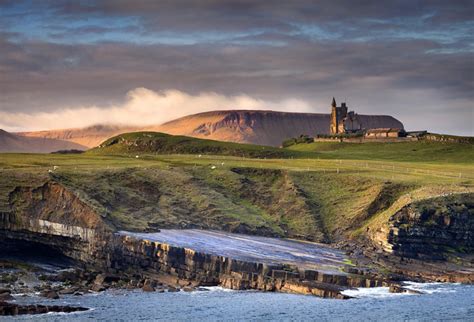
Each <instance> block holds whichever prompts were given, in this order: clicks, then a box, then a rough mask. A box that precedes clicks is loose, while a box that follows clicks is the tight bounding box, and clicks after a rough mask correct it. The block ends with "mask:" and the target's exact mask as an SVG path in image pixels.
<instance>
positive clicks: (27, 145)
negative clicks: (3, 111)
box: [0, 129, 87, 153]
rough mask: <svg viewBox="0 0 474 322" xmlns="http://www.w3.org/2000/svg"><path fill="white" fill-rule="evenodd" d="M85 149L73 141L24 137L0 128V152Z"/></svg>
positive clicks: (44, 151) (47, 151)
mask: <svg viewBox="0 0 474 322" xmlns="http://www.w3.org/2000/svg"><path fill="white" fill-rule="evenodd" d="M73 149H74V150H87V147H86V146H84V145H80V144H77V143H74V142H69V141H64V140H56V139H49V138H44V137H25V136H21V135H16V134H13V133H9V132H7V131H4V130H2V129H0V153H5V152H12V153H13V152H19V153H50V152H55V151H58V150H73Z"/></svg>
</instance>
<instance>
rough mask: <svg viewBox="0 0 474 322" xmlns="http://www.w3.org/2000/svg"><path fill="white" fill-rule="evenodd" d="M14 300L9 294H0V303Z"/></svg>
mask: <svg viewBox="0 0 474 322" xmlns="http://www.w3.org/2000/svg"><path fill="white" fill-rule="evenodd" d="M14 299H15V298H14V297H13V296H11V295H10V293H1V294H0V301H12V300H14Z"/></svg>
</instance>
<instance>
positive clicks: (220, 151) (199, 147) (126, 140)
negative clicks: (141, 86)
mask: <svg viewBox="0 0 474 322" xmlns="http://www.w3.org/2000/svg"><path fill="white" fill-rule="evenodd" d="M87 153H88V154H96V155H100V154H108V155H113V154H123V155H131V154H208V155H212V154H214V155H233V156H241V157H242V156H243V157H252V158H283V157H291V156H298V155H300V154H301V153H299V152H295V151H289V150H283V149H279V148H274V147H267V146H258V145H251V144H239V143H230V142H221V141H213V140H204V139H196V138H191V137H187V136H175V135H168V134H164V133H159V132H136V133H125V134H121V135H118V136H115V137H113V138H110V139H108V140H107V141H105V142H103V143H102V144H100V145H99V146H98V147H97V148H94V149H92V150H89V151H88V152H87Z"/></svg>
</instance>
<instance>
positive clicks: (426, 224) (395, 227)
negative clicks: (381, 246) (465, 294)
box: [388, 193, 474, 259]
mask: <svg viewBox="0 0 474 322" xmlns="http://www.w3.org/2000/svg"><path fill="white" fill-rule="evenodd" d="M389 225H390V232H389V235H388V242H389V243H390V244H391V245H392V250H393V252H394V253H395V254H397V255H400V256H405V257H410V258H421V259H446V258H448V257H450V256H451V255H453V254H456V253H459V254H472V253H473V252H474V235H473V234H472V232H473V231H474V194H472V193H468V194H461V195H456V196H449V197H438V198H433V199H428V200H424V201H421V202H417V203H413V204H409V205H407V206H405V207H403V208H402V209H401V210H400V211H398V212H397V213H396V214H395V215H393V216H392V217H391V218H390V222H389Z"/></svg>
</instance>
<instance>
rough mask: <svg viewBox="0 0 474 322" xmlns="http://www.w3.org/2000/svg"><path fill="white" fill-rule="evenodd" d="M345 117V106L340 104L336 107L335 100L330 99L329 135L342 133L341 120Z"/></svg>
mask: <svg viewBox="0 0 474 322" xmlns="http://www.w3.org/2000/svg"><path fill="white" fill-rule="evenodd" d="M346 116H347V106H346V103H341V106H337V104H336V99H335V98H334V97H333V98H332V103H331V125H330V128H329V133H331V134H339V133H344V132H345V131H344V126H343V122H342V121H343V120H344V118H345V117H346Z"/></svg>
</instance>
